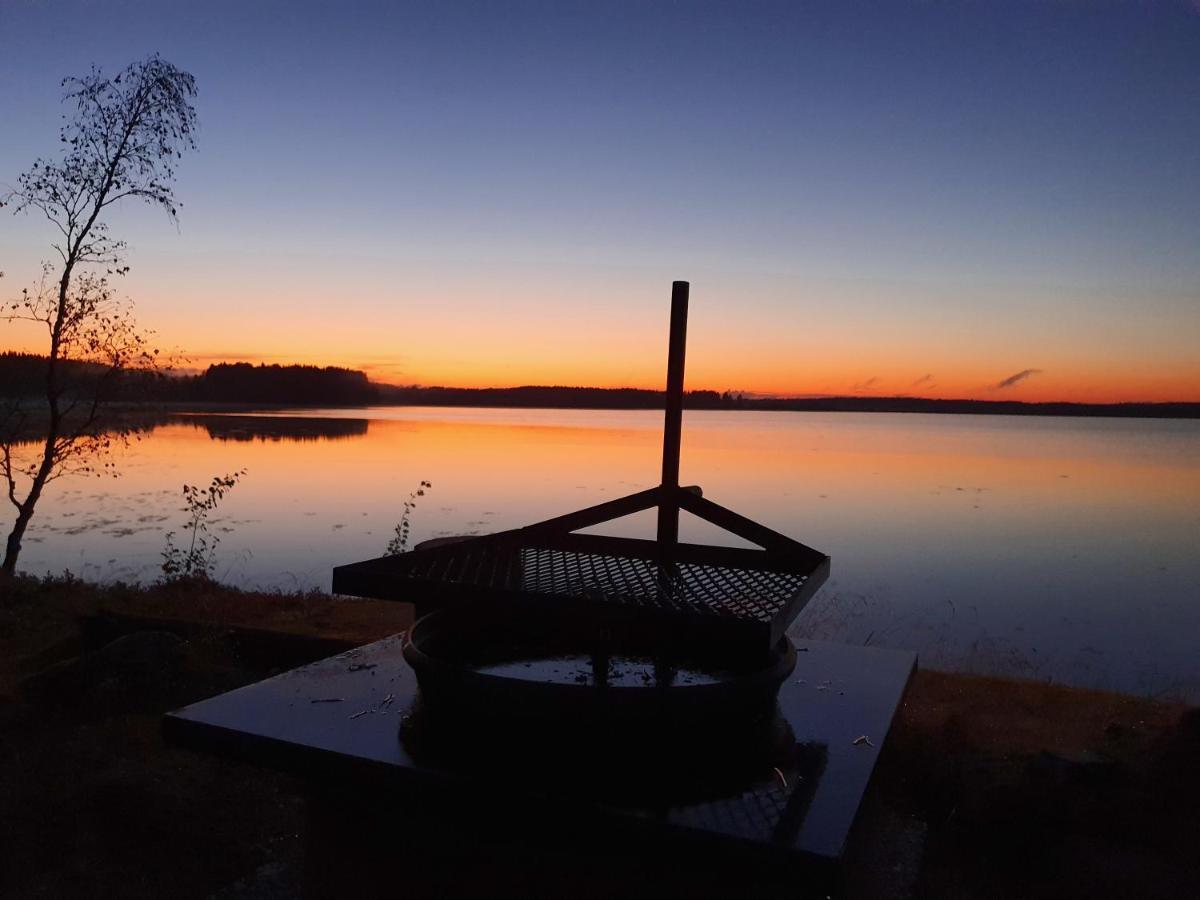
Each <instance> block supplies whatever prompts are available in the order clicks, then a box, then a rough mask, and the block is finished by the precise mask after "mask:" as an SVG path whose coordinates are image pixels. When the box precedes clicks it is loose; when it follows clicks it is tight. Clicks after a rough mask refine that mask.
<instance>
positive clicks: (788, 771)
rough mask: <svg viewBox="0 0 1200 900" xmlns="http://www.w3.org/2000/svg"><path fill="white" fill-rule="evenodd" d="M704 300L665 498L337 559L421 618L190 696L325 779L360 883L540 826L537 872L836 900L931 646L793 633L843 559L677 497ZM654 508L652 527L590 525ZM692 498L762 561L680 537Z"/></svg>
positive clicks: (234, 752) (340, 851)
mask: <svg viewBox="0 0 1200 900" xmlns="http://www.w3.org/2000/svg"><path fill="white" fill-rule="evenodd" d="M686 311H687V285H686V284H684V283H681V282H677V283H676V284H675V288H674V291H673V293H672V315H671V355H670V364H669V367H668V390H667V419H666V437H665V441H664V453H663V478H662V483H661V484H660V485H659V486H658V487H655V488H652V489H651V490H648V491H643V492H641V493H638V494H633V495H631V496H629V497H624V498H621V499H620V500H614V501H612V502H610V503H605V504H601V505H599V506H595V507H592V508H590V509H585V510H581V511H579V512H575V513H570V514H568V515H565V516H560V517H558V518H556V519H551V520H549V521H547V522H541V523H538V524H536V525H530V526H528V527H525V528H518V529H514V530H512V531H507V532H503V533H501V534H494V535H488V536H484V537H477V538H471V539H465V540H461V541H457V542H450V543H445V542H444V543H442V544H440V545H438V546H425V547H422V548H419V549H417V550H416V551H414V552H412V553H408V554H405V555H403V556H398V557H385V558H382V559H374V560H367V561H365V562H360V563H355V564H353V565H348V566H341V567H339V568H337V569H335V570H334V583H333V586H334V590H335V591H337V592H339V593H342V594H359V595H363V596H369V597H379V598H384V599H391V600H405V601H410V602H413V603H414V604H415V605H416V608H417V610H418V611H419V612H423V613H425V615H423V616H422V617H421V619H420V620H419V621H418V622H417V624H416V625H415V626H413V628H412V629H410V631H409V633H408V634H407V635H405V636H404V637H403V640H401V639H400V638H399V637H394V638H387V639H384V640H381V641H377V642H375V643H373V644H369V645H367V646H364V647H359V648H357V649H355V650H351V651H349V652H347V653H344V654H341V655H339V656H335V657H331V658H330V659H326V660H322V661H320V662H315V663H312V664H310V665H308V666H304V667H302V668H300V669H296V670H293V671H290V672H284V673H281V674H279V675H276V676H275V677H272V678H269V679H267V680H265V681H262V682H259V683H258V684H254V685H248V686H246V687H243V688H239V689H237V690H234V691H230V692H229V693H226V694H222V695H221V696H218V697H213V698H211V699H209V700H204V701H202V702H200V703H196V704H193V705H191V706H188V707H186V708H184V709H180V710H176V711H175V712H173V713H170V714H169V715H168V716H167V717H166V719H165V720H164V729H165V734H166V735H167V737H168V739H170V740H171V741H173V742H175V743H177V744H180V745H182V746H186V747H191V748H193V749H200V750H205V751H208V752H215V753H219V754H222V755H227V756H230V757H234V758H237V759H241V760H249V761H252V762H256V763H259V764H262V765H266V766H270V767H272V768H276V769H280V770H283V771H288V772H292V773H294V774H299V775H302V776H305V777H306V778H308V779H310V780H311V782H312V783H313V787H314V790H315V791H316V795H317V796H319V797H321V798H323V799H322V800H320V802H316V803H314V805H313V807H312V809H313V813H312V814H313V817H314V827H313V828H312V829H311V831H310V833H311V834H313V835H315V836H316V837H315V838H314V841H315V843H314V845H313V848H312V849H311V855H312V857H313V858H315V859H320V860H324V859H325V858H326V857H327V856H328V854H329V847H328V846H327V845H326V841H327V840H329V839H331V838H332V839H336V840H337V841H338V844H337V851H336V855H337V856H338V857H339V858H340V859H341V861H342V863H343V866H342V868H341V869H339V871H346V867H351V868H353V870H354V871H355V872H360V871H361V872H367V873H369V877H370V878H371V879H374V881H375V882H377V883H378V884H385V883H386V884H391V883H392V881H393V879H394V877H395V872H396V868H395V865H396V863H395V860H396V857H395V855H394V853H393V852H392V851H393V849H394V848H395V847H397V846H408V845H409V844H410V843H411V837H412V835H413V834H414V833H422V834H423V833H425V832H426V831H427V830H429V827H430V824H431V822H434V823H441V824H440V825H439V827H443V828H445V829H446V831H445V834H447V835H452V838H451V839H450V840H451V841H452V842H453V843H455V844H457V843H458V841H459V839H460V836H463V837H471V836H473V837H474V838H475V839H478V840H479V841H481V842H484V843H488V842H492V841H494V839H495V838H496V836H497V835H501V834H503V835H506V836H507V835H513V834H516V835H519V836H521V839H522V840H525V841H527V842H528V844H527V846H528V848H530V850H531V853H532V857H531V860H530V869H531V870H532V869H536V868H537V866H538V864H539V863H540V860H541V858H542V856H543V855H544V853H545V850H546V848H547V847H548V846H550V845H551V844H554V845H555V846H557V847H559V848H563V847H566V848H568V849H570V851H571V852H578V853H582V854H583V856H584V858H585V859H593V858H596V857H597V856H600V855H604V857H606V858H607V857H610V856H614V855H615V857H629V858H637V859H639V860H640V859H641V858H642V857H643V856H644V855H645V854H647V853H649V854H651V855H652V856H654V857H656V858H658V857H661V858H662V859H663V860H669V859H671V860H678V861H679V865H681V866H686V867H687V868H688V869H689V870H696V868H697V867H701V869H702V870H703V871H705V872H714V871H715V872H719V871H721V868H722V867H723V866H729V867H730V871H735V872H742V871H746V870H747V869H748V868H749V869H752V870H753V871H755V872H763V871H765V869H766V868H768V867H771V868H775V867H777V868H776V871H778V872H779V873H780V876H781V877H783V873H785V872H786V873H794V875H795V878H796V881H795V882H794V883H795V884H796V885H803V888H804V892H806V893H814V894H820V893H822V892H825V893H827V892H829V890H830V888H831V887H832V886H833V884H834V883H835V881H836V876H837V866H838V865H839V863H840V861H841V859H842V856H843V851H844V850H845V847H846V842H847V839H848V836H849V834H850V831H851V827H852V826H853V824H854V821H855V816H856V812H857V810H858V807H859V804H860V802H861V800H862V798H863V796H864V794H865V792H866V790H867V785H868V783H869V780H870V777H871V773H872V772H873V771H874V768H875V763H876V760H877V759H878V755H879V753H880V751H881V749H882V747H883V746H884V741H885V740H886V738H887V734H888V730H889V728H890V727H891V723H892V721H893V719H894V717H895V714H896V710H897V708H898V707H899V704H900V702H901V699H902V697H903V695H904V690H905V687H906V685H907V684H908V681H909V678H910V677H911V675H912V672H913V670H914V667H915V665H916V656H915V654H912V653H908V652H904V651H897V650H883V649H878V648H873V647H851V646H845V645H840V644H830V643H822V642H817V641H803V642H801V644H800V646H799V647H795V646H793V645H792V643H791V642H790V641H789V640H788V639H787V638H786V637H785V636H784V630H785V629H786V628H787V626H788V624H789V623H790V622H791V621H792V619H793V618H794V617H795V615H796V614H797V613H798V612H799V611H800V609H801V608H803V606H804V604H805V603H806V602H807V601H808V599H809V598H810V597H811V596H812V595H813V593H814V592H815V591H816V590H817V589H818V587H819V586H820V584H821V583H822V582H823V581H824V580H825V578H826V576H827V574H828V571H829V559H828V557H826V556H825V555H823V554H821V553H819V552H817V551H815V550H812V549H811V548H809V547H806V546H804V545H803V544H800V543H797V542H796V541H793V540H791V539H790V538H787V537H785V536H783V535H781V534H778V533H777V532H774V531H772V530H770V529H768V528H765V527H763V526H762V525H759V524H757V523H755V522H752V521H750V520H749V519H746V518H744V517H742V516H740V515H738V514H736V513H734V512H732V511H730V510H728V509H725V508H723V507H720V506H717V505H716V504H714V503H711V502H710V501H708V500H705V499H704V498H703V497H702V496H701V495H700V492H699V489H696V488H681V487H680V486H679V482H678V472H679V469H678V465H679V437H680V422H681V410H682V404H683V355H684V354H683V348H684V330H685V321H686ZM652 506H656V507H657V508H658V536H657V540H653V541H646V540H630V539H626V538H615V537H598V536H593V535H586V534H577V533H574V532H575V531H576V530H577V529H580V528H586V527H588V526H591V525H595V524H598V523H600V522H603V521H606V520H608V519H611V518H614V517H616V516H622V515H626V514H628V513H631V512H636V511H637V510H642V509H648V508H650V507H652ZM680 509H683V510H687V511H689V512H692V513H694V514H696V515H698V516H700V517H702V518H704V519H707V520H708V521H709V522H713V523H715V524H717V525H719V526H720V527H722V528H725V529H727V530H729V531H731V532H733V533H734V534H736V535H739V536H741V537H742V538H746V539H748V540H750V541H751V542H753V543H754V544H756V545H757V546H758V547H759V548H760V549H757V550H748V549H732V548H728V547H712V546H699V545H695V544H688V543H680V542H679V541H678V519H679V510H680ZM793 666H794V669H793ZM397 737H399V739H397ZM435 832H436V829H435ZM510 846H511V845H510ZM506 852H507V851H506ZM675 854H678V855H675ZM435 858H440V857H435ZM413 859H415V860H419V861H420V862H424V863H426V864H428V865H434V866H436V865H437V864H436V863H433V862H428V861H426V860H424V859H422V858H421V857H420V856H419V855H418V856H414V857H413ZM472 859H473V858H472ZM347 860H353V862H352V863H350V862H347ZM666 864H668V865H670V863H666ZM664 871H666V870H664ZM639 872H640V869H639ZM781 883H783V882H781ZM339 887H341V885H339ZM668 887H670V885H668ZM667 893H671V891H669V890H668V891H667Z"/></svg>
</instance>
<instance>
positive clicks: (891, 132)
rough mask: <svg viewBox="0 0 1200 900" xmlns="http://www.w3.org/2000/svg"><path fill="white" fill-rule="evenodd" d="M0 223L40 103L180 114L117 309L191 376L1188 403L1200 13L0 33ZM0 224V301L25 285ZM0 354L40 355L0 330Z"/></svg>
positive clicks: (261, 18) (263, 13)
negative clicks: (340, 372)
mask: <svg viewBox="0 0 1200 900" xmlns="http://www.w3.org/2000/svg"><path fill="white" fill-rule="evenodd" d="M0 37H2V38H3V45H4V47H5V51H4V53H3V54H0V190H3V189H4V187H3V186H4V185H9V186H13V185H15V184H16V181H17V177H18V175H19V174H20V173H21V172H22V171H25V170H26V169H27V168H28V167H29V165H30V164H31V163H32V162H33V160H34V159H35V158H37V157H38V156H45V155H48V154H53V153H55V152H57V146H58V137H57V135H58V127H59V122H60V119H59V117H60V115H61V114H62V112H64V110H65V108H64V107H63V106H62V104H61V102H60V101H61V87H60V81H61V79H62V78H63V77H64V76H66V75H72V74H81V73H84V72H86V71H87V70H88V68H89V67H90V66H91V65H93V64H94V65H97V66H99V67H101V68H102V69H103V70H104V71H106V72H110V73H115V72H116V71H117V70H119V69H120V68H121V67H123V66H124V65H126V64H128V63H129V62H131V61H133V60H135V59H139V58H143V57H145V56H146V55H148V54H149V53H151V52H158V53H161V54H162V55H163V56H164V57H165V58H166V59H168V60H170V61H171V62H173V63H174V64H176V65H178V66H179V67H180V68H183V69H185V70H187V71H188V72H190V73H192V74H193V75H194V76H195V78H196V82H197V88H198V97H197V99H196V107H197V112H198V116H199V120H200V131H199V134H198V136H197V150H196V152H194V153H192V154H190V155H188V156H186V157H185V158H184V159H183V160H182V161H180V164H179V166H178V178H177V181H176V185H175V189H176V194H177V197H178V198H179V200H180V204H181V206H180V212H179V219H178V224H177V225H176V224H173V223H172V222H170V221H169V219H167V218H166V216H165V214H164V213H163V212H161V211H160V210H157V209H154V208H151V207H149V206H146V205H138V204H136V203H130V202H128V201H126V202H124V203H123V205H122V206H121V207H120V208H119V209H117V210H115V211H114V214H113V215H112V216H111V219H110V221H111V227H112V231H113V233H114V234H116V235H117V236H119V237H123V238H125V239H126V240H127V241H128V243H129V251H128V262H129V264H130V266H131V271H130V273H129V275H128V276H126V277H125V278H124V279H123V280H122V282H121V284H120V287H121V289H122V291H123V293H125V294H126V295H128V296H129V297H130V298H131V299H132V300H133V302H134V303H135V306H136V310H137V314H138V320H139V322H140V323H141V324H142V325H144V326H146V327H148V328H152V329H154V330H155V331H156V333H157V341H158V343H159V345H160V346H162V347H164V348H166V349H180V350H182V351H183V352H184V353H185V354H186V355H187V357H188V358H189V359H190V361H191V363H190V364H191V365H193V366H204V365H207V364H209V363H211V362H216V361H221V360H235V359H236V360H250V361H254V362H280V363H287V362H305V363H315V364H334V365H345V366H350V367H353V368H361V369H364V370H366V371H367V372H368V373H369V374H370V375H371V377H372V378H375V379H377V380H380V381H386V382H391V383H397V384H426V385H434V384H442V385H459V386H497V385H520V384H571V385H595V386H606V387H607V386H631V387H661V386H662V384H663V381H664V377H665V363H666V339H667V321H668V306H669V296H670V286H671V281H672V280H675V279H682V280H687V281H690V282H691V284H692V288H691V313H690V319H689V343H688V375H687V386H688V387H689V388H693V389H696V388H707V389H713V390H740V391H748V392H753V393H763V394H785V395H817V394H839V395H861V396H893V395H912V396H924V397H976V398H982V399H1017V400H1035V401H1036V400H1078V401H1096V402H1109V401H1126V400H1200V2H1190V0H1177V2H1171V0H1161V2H1154V0H1128V2H1120V0H1109V2H1102V0H1095V2H1084V0H1069V2H1067V0H1064V2H1054V0H1041V2H1030V3H1026V2H1022V0H1006V2H1004V3H995V2H965V0H964V2H949V0H947V2H932V0H927V2H909V3H899V2H897V3H883V2H874V3H858V2H854V0H836V2H833V0H831V2H800V0H794V2H787V3H756V2H739V3H701V2H694V3H693V2H667V0H661V2H645V0H642V2H603V0H590V2H572V0H548V2H537V3H528V2H504V3H496V2H482V3H459V2H454V0H436V2H428V3H403V2H395V3H378V4H375V3H353V2H337V3H309V2H301V0H289V2H270V0H263V2H244V0H239V2H213V0H208V2H204V3H186V2H164V0H147V2H142V0H110V2H102V0H62V2H54V0H0ZM51 240H52V235H51V232H50V230H49V226H48V225H47V224H46V223H44V222H39V221H37V220H36V219H34V218H33V217H31V216H28V215H21V216H14V215H11V214H10V210H8V209H5V210H3V211H0V270H3V271H4V272H5V273H6V277H5V278H4V280H3V281H0V296H9V295H12V294H15V293H16V292H17V291H19V289H20V287H22V286H24V285H27V284H30V283H31V282H32V281H33V280H34V279H35V277H36V275H37V272H38V271H39V263H40V260H42V259H45V258H49V256H50V254H51V252H52V251H51V250H50V247H49V244H50V241H51ZM0 348H6V349H26V350H38V349H42V345H41V342H40V339H39V337H38V335H36V334H35V333H33V332H32V331H29V330H27V329H25V328H23V327H22V326H17V325H12V324H2V323H0Z"/></svg>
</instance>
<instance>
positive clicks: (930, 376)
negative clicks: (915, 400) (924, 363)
mask: <svg viewBox="0 0 1200 900" xmlns="http://www.w3.org/2000/svg"><path fill="white" fill-rule="evenodd" d="M930 381H933V373H932V372H926V373H925V374H924V375H922V376H921V377H920V378H918V379H917V380H916V381H914V382H913V383H912V386H913V387H917V386H918V385H922V384H927V383H928V382H930Z"/></svg>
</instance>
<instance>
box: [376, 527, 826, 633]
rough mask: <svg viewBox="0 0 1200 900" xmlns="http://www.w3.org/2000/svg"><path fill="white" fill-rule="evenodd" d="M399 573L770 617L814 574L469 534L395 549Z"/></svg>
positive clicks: (472, 585) (470, 585) (475, 585)
mask: <svg viewBox="0 0 1200 900" xmlns="http://www.w3.org/2000/svg"><path fill="white" fill-rule="evenodd" d="M392 566H393V568H392V573H393V575H394V576H395V577H397V578H399V579H402V580H404V581H407V582H409V583H410V584H412V585H413V586H414V587H416V586H419V585H422V584H424V585H433V584H437V585H454V586H457V587H459V588H465V589H473V590H485V591H486V590H502V591H520V592H523V593H526V594H536V595H541V596H543V597H556V598H562V599H563V600H575V599H584V600H591V601H597V602H602V603H613V604H618V605H622V606H633V607H639V608H643V609H653V610H657V611H661V612H671V613H690V614H693V615H711V616H724V617H729V618H734V619H742V620H752V621H756V622H761V623H763V624H768V625H769V624H770V623H771V622H772V621H773V620H774V619H775V617H776V616H777V615H778V614H779V612H780V610H782V609H783V608H784V607H786V606H787V604H788V603H790V602H791V600H792V599H793V598H794V597H795V596H796V595H797V593H799V592H800V591H801V590H802V589H803V588H804V586H805V585H806V583H807V582H808V580H809V576H808V575H805V574H796V573H790V572H773V571H769V570H762V569H749V568H734V567H729V566H720V565H708V564H702V563H691V562H683V563H676V564H672V565H671V566H669V567H664V566H663V565H662V564H660V563H659V562H657V561H655V560H651V559H642V558H637V557H629V556H616V555H611V554H601V553H584V552H578V551H573V550H562V549H553V548H544V547H518V546H512V545H503V544H500V545H497V544H489V543H487V542H477V541H463V542H462V543H460V544H451V545H448V546H446V547H440V548H437V550H436V551H428V552H422V553H414V554H409V555H408V556H406V557H404V556H402V557H395V558H394V559H393V562H392Z"/></svg>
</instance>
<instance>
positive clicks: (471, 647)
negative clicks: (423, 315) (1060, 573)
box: [333, 281, 829, 757]
mask: <svg viewBox="0 0 1200 900" xmlns="http://www.w3.org/2000/svg"><path fill="white" fill-rule="evenodd" d="M687 305H688V284H687V283H686V282H681V281H677V282H675V283H674V286H673V290H672V294H671V333H670V350H669V356H668V366H667V391H666V423H665V429H664V440H663V463H662V483H661V484H660V485H659V486H658V487H655V488H651V489H650V490H646V491H641V492H639V493H636V494H631V495H629V496H627V497H622V498H620V499H617V500H612V501H609V502H607V503H602V504H600V505H598V506H593V507H590V508H587V509H583V510H579V511H576V512H573V513H568V514H566V515H563V516H559V517H557V518H554V519H549V520H547V521H544V522H539V523H537V524H534V525H529V526H526V527H524V528H518V529H513V530H511V531H505V532H500V533H498V534H492V535H485V536H483V537H477V538H470V539H464V540H461V541H456V542H452V543H441V544H439V545H438V546H434V547H426V548H419V549H417V550H415V551H413V552H411V553H407V554H404V555H401V556H389V557H381V558H379V559H373V560H367V561H365V562H360V563H354V564H352V565H347V566H340V567H338V568H336V569H334V578H333V589H334V591H335V592H337V593H342V594H354V595H359V596H369V597H380V598H386V599H397V600H410V601H414V602H415V603H416V604H417V605H418V608H419V609H421V610H423V611H428V610H432V612H430V613H429V614H428V615H425V616H424V617H423V618H421V619H420V620H419V621H418V622H417V624H416V625H415V626H414V627H413V628H412V630H411V632H410V633H409V636H408V640H407V642H406V644H405V648H404V655H405V659H406V660H407V661H408V663H409V664H410V665H411V666H412V668H413V670H414V671H415V672H416V674H417V678H418V682H419V684H420V688H421V693H422V697H423V704H422V709H423V716H424V717H426V719H427V722H428V725H429V727H430V728H431V729H435V728H436V729H441V730H442V731H443V732H445V733H447V734H449V733H452V732H457V731H460V730H461V728H462V727H475V726H478V725H479V723H481V722H489V721H490V722H495V721H497V720H502V721H505V722H508V723H519V725H520V727H519V728H518V729H517V730H518V731H520V732H522V733H527V734H530V735H531V736H533V735H535V736H536V740H535V739H533V738H532V737H531V739H530V740H529V741H527V742H525V748H526V749H527V748H528V747H530V746H533V745H535V744H536V745H537V746H540V747H541V746H545V745H546V742H547V737H548V736H547V734H546V733H545V729H544V728H541V727H539V726H540V725H542V724H544V723H553V726H552V727H553V729H554V730H555V731H556V732H557V733H559V734H563V735H566V739H567V741H568V742H570V743H573V744H574V747H575V752H579V750H580V748H581V747H599V748H601V753H604V752H606V751H605V747H606V745H607V744H608V742H609V741H618V742H619V741H621V740H625V739H626V738H627V736H628V735H629V734H632V733H636V734H638V735H639V736H640V737H642V738H645V739H646V740H644V741H643V744H645V745H653V746H654V747H655V748H657V750H656V752H659V751H661V753H662V754H664V755H665V756H667V757H675V756H676V755H677V754H678V753H680V752H683V749H684V748H685V747H688V746H695V745H696V743H697V736H698V735H700V734H702V733H703V734H704V735H705V736H706V744H705V746H707V747H710V748H712V749H713V752H714V753H716V754H717V756H718V757H720V756H725V757H728V754H729V748H730V747H731V746H733V745H736V746H738V747H747V746H760V747H762V746H765V745H766V744H767V743H769V741H768V740H767V739H766V736H768V735H769V734H770V731H771V723H772V722H773V719H774V706H775V696H776V693H777V692H778V689H779V685H780V684H781V683H782V681H783V680H784V679H785V678H786V677H787V676H788V674H789V673H790V672H791V670H792V668H793V667H794V665H795V660H796V654H795V649H794V647H792V645H791V643H790V641H789V640H788V639H787V638H786V637H785V636H784V631H785V629H786V628H787V626H788V624H789V623H790V622H791V621H792V620H793V619H794V618H795V616H796V615H797V614H798V613H799V612H800V610H801V609H802V608H803V607H804V605H805V603H807V602H808V600H809V599H810V598H811V597H812V596H813V594H814V593H815V592H816V590H817V589H818V588H819V587H820V585H821V584H822V583H823V582H824V580H825V579H826V577H827V576H828V573H829V557H828V556H826V555H824V554H822V553H820V552H818V551H816V550H813V549H812V548H811V547H807V546H805V545H804V544H801V543H799V542H798V541H795V540H792V539H791V538H788V537H786V536H784V535H782V534H779V533H778V532H776V531H773V530H771V529H769V528H767V527H765V526H763V525H760V524H758V523H757V522H753V521H751V520H750V519H747V518H745V517H744V516H741V515H739V514H737V513H735V512H733V511H732V510H729V509H726V508H725V507H722V506H719V505H717V504H716V503H713V502H711V501H710V500H706V499H704V497H703V496H702V492H701V490H700V489H699V488H695V487H681V486H680V485H679V450H680V439H681V425H682V410H683V370H684V356H685V352H684V351H685V344H686V329H687ZM651 507H657V509H658V536H657V540H655V541H648V540H635V539H630V538H618V537H606V536H599V535H590V534H578V533H576V532H577V531H578V529H581V528H587V527H590V526H593V525H598V524H600V523H602V522H606V521H609V520H611V519H615V518H618V517H621V516H625V515H629V514H630V513H635V512H639V511H642V510H645V509H649V508H651ZM681 509H682V510H686V511H688V512H690V513H692V514H694V515H696V516H699V517H700V518H702V519H705V520H707V521H709V522H711V523H713V524H715V525H717V526H719V527H721V528H724V529H726V530H727V531H729V532H731V533H733V534H735V535H737V536H739V537H741V538H744V539H746V540H748V541H750V542H752V543H755V544H757V545H758V546H759V547H760V548H761V549H757V550H751V549H738V548H731V547H718V546H704V545H697V544H688V543H680V542H679V539H678V534H679V512H680V510H681ZM722 735H731V736H736V740H732V741H725V740H716V741H714V740H713V737H714V736H717V737H720V736H722ZM756 736H758V737H761V738H763V740H762V741H759V740H755V737H756ZM438 743H442V744H445V742H438ZM550 743H551V744H552V745H554V746H558V745H560V744H561V743H562V742H560V741H554V740H552V741H550Z"/></svg>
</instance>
